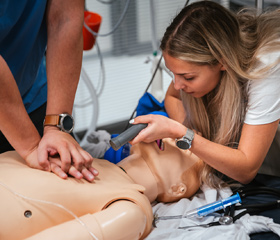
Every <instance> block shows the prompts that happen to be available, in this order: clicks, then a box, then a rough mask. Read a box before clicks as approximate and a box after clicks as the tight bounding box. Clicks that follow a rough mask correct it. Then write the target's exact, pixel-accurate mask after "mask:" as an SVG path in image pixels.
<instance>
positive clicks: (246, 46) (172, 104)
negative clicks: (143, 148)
mask: <svg viewBox="0 0 280 240" xmlns="http://www.w3.org/2000/svg"><path fill="white" fill-rule="evenodd" d="M279 23H280V10H279V9H278V10H277V9H276V10H271V11H266V12H263V13H262V14H260V15H258V13H257V11H253V10H248V9H247V10H245V9H244V10H242V11H240V12H239V13H237V14H235V13H233V12H231V11H229V10H227V9H225V8H224V7H222V6H221V5H219V4H217V3H215V2H211V1H200V2H195V3H193V4H191V5H189V6H186V7H184V8H183V9H182V10H181V12H180V13H179V14H178V15H177V16H176V17H175V18H174V20H173V21H172V23H171V24H170V26H169V27H168V28H167V29H166V32H165V34H164V36H163V38H162V41H161V46H160V47H161V50H162V53H163V58H164V60H165V64H166V67H167V68H168V69H169V70H170V71H171V72H172V73H173V75H174V78H173V82H172V83H171V84H170V86H169V88H168V91H167V94H166V99H165V108H166V110H167V113H168V115H169V117H170V118H166V117H163V116H157V115H146V116H140V117H137V118H135V119H134V121H133V122H134V123H148V127H147V128H145V129H144V130H142V131H141V132H140V133H139V135H138V136H137V137H135V138H134V139H133V140H132V141H131V143H132V144H135V143H138V142H140V141H144V142H151V141H154V140H156V139H161V138H165V137H171V138H174V139H177V143H178V146H179V147H181V148H186V149H188V148H189V149H190V150H191V151H192V152H193V153H194V154H196V155H197V156H198V157H199V158H201V159H202V160H203V161H204V164H205V168H204V174H203V175H202V180H203V181H204V182H206V183H208V184H209V185H211V186H214V187H217V183H215V182H214V181H212V179H213V178H212V177H211V176H212V173H222V174H223V175H225V176H227V177H228V178H230V179H233V180H235V181H238V182H240V183H242V184H249V183H251V184H253V183H254V184H255V183H256V182H257V181H258V179H259V178H262V180H261V182H262V183H264V184H265V182H266V181H267V182H270V181H272V182H273V184H274V186H276V185H277V186H278V187H279V188H280V178H279V177H280V146H279V144H277V142H276V141H277V139H276V135H277V128H278V126H279V119H280V24H279ZM270 148H271V150H273V151H274V152H272V153H273V154H268V153H269V149H270ZM263 178H264V180H263ZM267 184H268V185H269V183H267ZM278 216H280V214H279V213H278ZM278 218H279V217H278ZM274 220H275V221H276V218H274ZM278 221H279V222H280V220H279V219H278Z"/></svg>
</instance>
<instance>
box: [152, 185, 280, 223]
mask: <svg viewBox="0 0 280 240" xmlns="http://www.w3.org/2000/svg"><path fill="white" fill-rule="evenodd" d="M237 193H238V194H239V196H240V198H241V202H240V204H238V205H236V204H232V205H229V206H227V207H226V208H225V209H221V210H219V211H218V212H219V213H221V214H222V212H221V211H224V213H223V215H222V216H221V217H219V220H218V221H215V222H210V223H206V224H198V225H191V226H184V227H179V229H188V228H193V227H204V228H208V227H212V226H218V225H229V224H232V223H234V222H235V221H236V220H238V219H239V218H241V217H242V216H244V215H245V214H250V215H257V214H259V213H261V212H263V211H267V210H272V209H276V208H280V190H279V189H276V188H270V187H241V188H238V189H236V190H235V191H234V192H233V194H234V195H232V196H235V195H236V194H237ZM259 194H261V195H274V196H275V197H277V198H278V199H277V200H273V201H269V202H265V203H257V204H242V200H244V199H245V198H246V197H248V196H254V195H259ZM206 206H207V205H206ZM237 210H243V211H240V212H239V213H237V214H235V213H236V212H235V211H237ZM182 218H186V217H185V215H175V216H158V215H157V214H155V216H154V220H153V226H154V227H156V224H157V222H158V221H160V220H171V219H182Z"/></svg>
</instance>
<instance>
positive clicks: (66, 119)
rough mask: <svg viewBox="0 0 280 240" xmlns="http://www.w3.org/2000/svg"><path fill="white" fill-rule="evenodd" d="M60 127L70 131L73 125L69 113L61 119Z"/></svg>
mask: <svg viewBox="0 0 280 240" xmlns="http://www.w3.org/2000/svg"><path fill="white" fill-rule="evenodd" d="M62 127H63V129H64V131H65V132H72V130H73V127H74V120H73V118H72V117H71V116H70V115H65V116H64V118H63V120H62Z"/></svg>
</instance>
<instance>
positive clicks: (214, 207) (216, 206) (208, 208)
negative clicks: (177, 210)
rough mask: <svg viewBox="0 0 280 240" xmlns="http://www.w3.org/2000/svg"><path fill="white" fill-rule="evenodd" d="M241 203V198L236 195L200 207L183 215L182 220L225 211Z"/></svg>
mask: <svg viewBox="0 0 280 240" xmlns="http://www.w3.org/2000/svg"><path fill="white" fill-rule="evenodd" d="M239 202H241V198H240V196H239V194H238V193H236V194H235V195H233V196H231V197H228V198H225V199H222V200H219V201H216V202H213V203H209V204H207V205H204V206H202V207H199V208H196V209H193V210H190V211H188V212H186V213H185V214H184V216H183V217H184V218H192V217H203V216H206V215H208V214H209V213H212V212H216V211H219V210H221V209H225V208H226V207H228V206H231V205H233V204H236V203H239Z"/></svg>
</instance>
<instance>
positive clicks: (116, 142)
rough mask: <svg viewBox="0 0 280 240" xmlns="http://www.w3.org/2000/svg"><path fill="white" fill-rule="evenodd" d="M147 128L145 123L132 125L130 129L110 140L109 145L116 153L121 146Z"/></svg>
mask: <svg viewBox="0 0 280 240" xmlns="http://www.w3.org/2000/svg"><path fill="white" fill-rule="evenodd" d="M147 126H148V124H147V123H139V124H134V125H132V126H131V127H130V128H128V129H127V130H125V131H124V132H122V133H121V134H120V135H118V136H117V137H115V138H112V139H111V140H110V145H111V146H112V148H113V149H114V150H115V151H117V150H118V149H119V148H120V147H121V146H123V145H124V144H126V143H127V142H129V141H130V140H132V139H133V138H135V137H136V136H137V134H138V133H139V132H140V131H141V130H142V129H144V128H145V127H147Z"/></svg>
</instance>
